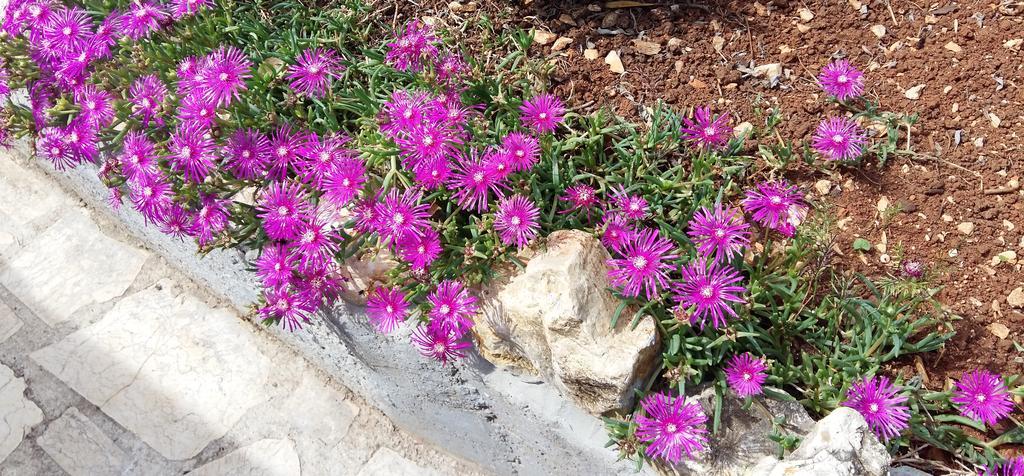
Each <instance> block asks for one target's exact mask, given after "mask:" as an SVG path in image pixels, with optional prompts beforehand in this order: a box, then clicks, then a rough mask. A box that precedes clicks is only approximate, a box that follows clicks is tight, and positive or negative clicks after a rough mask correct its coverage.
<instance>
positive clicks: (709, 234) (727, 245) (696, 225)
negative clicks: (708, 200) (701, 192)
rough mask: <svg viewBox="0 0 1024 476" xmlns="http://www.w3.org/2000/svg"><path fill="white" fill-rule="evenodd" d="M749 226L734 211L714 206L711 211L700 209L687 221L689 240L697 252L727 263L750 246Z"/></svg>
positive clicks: (738, 213)
mask: <svg viewBox="0 0 1024 476" xmlns="http://www.w3.org/2000/svg"><path fill="white" fill-rule="evenodd" d="M748 228H749V225H747V224H746V223H745V222H744V221H743V215H742V214H741V213H740V212H739V211H738V210H736V209H734V208H732V207H730V206H726V207H725V208H722V205H720V204H719V205H715V209H714V210H713V211H712V210H711V209H709V208H707V207H701V209H700V210H697V213H694V214H693V219H692V220H690V231H689V233H688V234H689V235H690V238H692V239H693V242H694V244H696V245H697V252H698V253H700V254H701V255H703V256H705V257H708V258H710V257H714V260H715V261H721V262H728V261H729V260H731V259H732V258H733V257H734V256H740V255H742V254H743V247H745V246H747V245H748V244H749V243H750V232H749V231H747V229H748Z"/></svg>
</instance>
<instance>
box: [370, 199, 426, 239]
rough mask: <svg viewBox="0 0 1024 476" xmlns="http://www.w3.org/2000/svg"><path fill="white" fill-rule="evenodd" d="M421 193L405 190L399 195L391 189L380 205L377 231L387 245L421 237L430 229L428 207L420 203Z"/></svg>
mask: <svg viewBox="0 0 1024 476" xmlns="http://www.w3.org/2000/svg"><path fill="white" fill-rule="evenodd" d="M422 197H423V193H422V192H420V191H419V190H416V189H407V190H405V191H404V192H402V193H401V194H399V192H398V189H391V191H390V192H388V194H387V196H385V198H384V203H382V204H381V205H380V208H379V213H380V224H379V227H378V228H377V231H378V232H379V233H380V234H381V236H383V237H384V240H385V241H386V242H389V243H397V242H398V241H399V240H401V239H403V238H405V237H407V236H410V235H412V236H422V235H423V232H424V230H427V229H429V228H430V221H429V218H430V211H429V208H430V206H429V205H428V204H425V203H420V199H421V198H422Z"/></svg>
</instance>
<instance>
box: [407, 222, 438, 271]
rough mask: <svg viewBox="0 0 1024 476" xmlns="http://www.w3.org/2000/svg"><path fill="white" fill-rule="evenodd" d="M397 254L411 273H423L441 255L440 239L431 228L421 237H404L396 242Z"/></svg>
mask: <svg viewBox="0 0 1024 476" xmlns="http://www.w3.org/2000/svg"><path fill="white" fill-rule="evenodd" d="M398 252H399V254H400V255H401V257H402V260H403V261H405V262H406V263H409V266H410V267H411V268H412V269H413V271H424V270H426V269H427V268H429V267H430V264H431V263H433V262H434V260H435V259H437V257H438V256H440V255H441V237H440V235H438V233H437V231H435V230H434V229H433V228H428V229H426V230H424V231H423V236H416V235H406V236H405V237H404V238H402V239H401V240H398Z"/></svg>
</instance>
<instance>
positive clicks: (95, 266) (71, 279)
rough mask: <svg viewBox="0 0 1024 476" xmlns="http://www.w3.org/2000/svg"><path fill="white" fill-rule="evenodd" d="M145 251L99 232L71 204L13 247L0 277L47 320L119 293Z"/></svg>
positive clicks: (51, 322)
mask: <svg viewBox="0 0 1024 476" xmlns="http://www.w3.org/2000/svg"><path fill="white" fill-rule="evenodd" d="M146 257H147V254H146V253H145V252H143V251H141V250H139V249H136V248H134V247H131V246H127V245H125V244H123V243H121V242H120V241H117V240H114V239H111V238H110V237H108V236H107V235H105V234H103V232H101V231H100V230H99V228H97V227H96V224H95V223H93V222H92V219H91V218H90V216H89V213H88V212H87V211H86V210H85V209H82V208H76V209H73V210H69V211H68V212H67V213H65V214H64V216H62V217H61V218H60V219H59V220H57V222H56V223H54V224H53V225H51V226H50V227H49V228H47V229H46V231H44V232H43V233H42V234H41V235H39V236H38V237H36V238H34V239H33V240H32V241H31V242H30V243H29V244H28V246H25V247H24V248H23V249H21V250H20V251H18V252H17V253H15V255H14V258H13V259H12V260H11V263H10V265H9V266H7V267H6V268H5V269H3V270H0V283H3V285H4V286H6V287H7V289H9V290H10V291H11V292H12V293H14V294H15V295H16V296H18V298H19V299H21V300H22V302H24V303H25V304H26V305H27V306H28V307H29V309H31V310H32V311H33V312H35V313H36V315H37V316H39V318H40V319H42V320H43V321H44V322H46V323H47V324H49V325H51V326H52V325H54V324H57V323H60V322H63V321H66V320H68V319H70V318H72V316H73V315H74V314H75V312H76V311H78V310H79V309H81V308H82V307H84V306H87V305H90V304H94V303H100V302H106V301H109V300H111V299H113V298H115V297H117V296H120V295H121V294H122V293H124V291H125V290H126V289H128V286H129V285H131V283H132V281H134V280H135V277H136V275H138V273H139V270H140V269H142V263H143V262H145V261H146Z"/></svg>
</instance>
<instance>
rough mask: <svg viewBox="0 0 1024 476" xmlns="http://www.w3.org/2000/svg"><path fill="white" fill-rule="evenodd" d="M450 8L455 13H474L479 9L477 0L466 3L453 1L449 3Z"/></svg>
mask: <svg viewBox="0 0 1024 476" xmlns="http://www.w3.org/2000/svg"><path fill="white" fill-rule="evenodd" d="M448 9H449V10H451V11H453V12H455V13H472V12H475V11H476V9H477V4H476V2H469V3H466V4H463V3H459V2H451V3H449V4H448Z"/></svg>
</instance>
